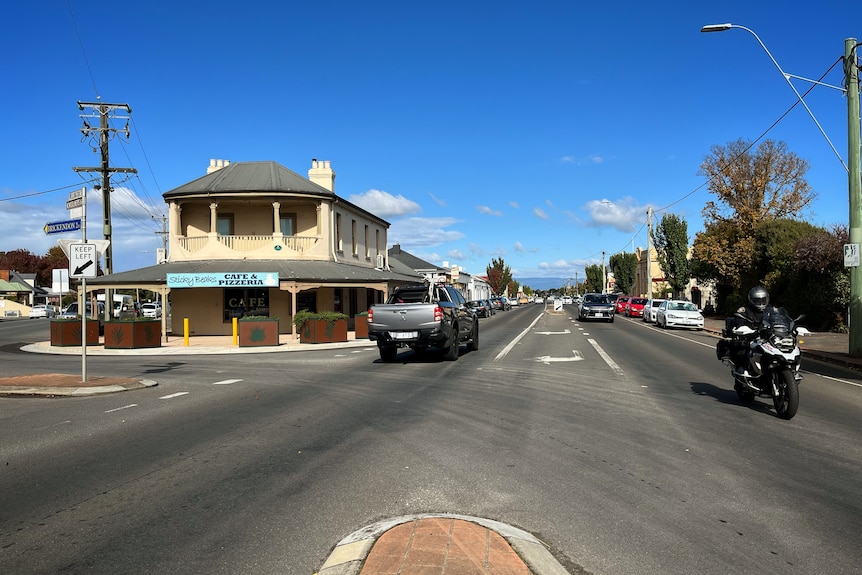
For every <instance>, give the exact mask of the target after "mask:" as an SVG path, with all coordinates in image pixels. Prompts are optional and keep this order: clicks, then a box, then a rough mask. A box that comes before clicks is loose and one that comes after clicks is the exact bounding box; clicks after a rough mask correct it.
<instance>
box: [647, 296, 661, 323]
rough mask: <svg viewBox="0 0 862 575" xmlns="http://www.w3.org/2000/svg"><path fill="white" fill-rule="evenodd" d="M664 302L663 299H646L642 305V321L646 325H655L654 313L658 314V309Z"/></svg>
mask: <svg viewBox="0 0 862 575" xmlns="http://www.w3.org/2000/svg"><path fill="white" fill-rule="evenodd" d="M663 302H664V300H663V299H648V300H647V302H646V303H645V304H644V315H643V320H644V322H646V323H655V316H656V312H658V308H659V307H660V306H661V304H662V303H663Z"/></svg>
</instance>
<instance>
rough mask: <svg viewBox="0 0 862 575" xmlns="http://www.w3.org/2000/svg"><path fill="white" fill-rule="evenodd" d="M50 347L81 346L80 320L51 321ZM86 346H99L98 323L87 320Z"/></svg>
mask: <svg viewBox="0 0 862 575" xmlns="http://www.w3.org/2000/svg"><path fill="white" fill-rule="evenodd" d="M51 345H55V346H57V347H69V346H80V345H81V320H69V321H56V320H52V321H51ZM87 345H99V322H98V321H96V320H92V321H91V320H87Z"/></svg>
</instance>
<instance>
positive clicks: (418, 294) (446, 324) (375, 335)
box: [368, 284, 479, 362]
mask: <svg viewBox="0 0 862 575" xmlns="http://www.w3.org/2000/svg"><path fill="white" fill-rule="evenodd" d="M368 337H369V339H371V340H372V341H376V342H377V348H378V350H379V351H380V359H381V360H383V361H386V362H390V361H395V357H396V356H397V355H398V348H399V347H409V348H411V349H414V350H416V351H424V350H426V349H428V348H434V349H440V350H443V358H444V359H446V360H449V361H454V360H456V359H458V355H459V349H460V345H461V344H462V343H466V344H469V346H470V349H471V350H474V351H475V350H477V349H479V320H478V318H477V317H476V314H475V313H474V312H473V310H472V309H471V308H469V307H468V306H467V301H466V300H465V299H464V296H463V295H461V292H459V291H458V290H457V289H455V288H454V287H453V286H450V285H445V284H427V285H422V284H418V285H407V286H400V287H397V288H395V291H393V292H392V293H391V294H390V295H389V298H388V299H387V300H386V303H385V304H377V305H374V306H371V309H369V310H368Z"/></svg>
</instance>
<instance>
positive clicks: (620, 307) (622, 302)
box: [617, 295, 630, 313]
mask: <svg viewBox="0 0 862 575" xmlns="http://www.w3.org/2000/svg"><path fill="white" fill-rule="evenodd" d="M629 299H630V298H629V297H627V296H624V295H621V296H620V297H618V298H617V313H625V311H626V304H627V303H628V301H629Z"/></svg>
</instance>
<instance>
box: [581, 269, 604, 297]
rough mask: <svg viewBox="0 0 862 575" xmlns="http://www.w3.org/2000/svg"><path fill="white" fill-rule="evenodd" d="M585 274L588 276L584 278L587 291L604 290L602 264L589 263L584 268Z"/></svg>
mask: <svg viewBox="0 0 862 575" xmlns="http://www.w3.org/2000/svg"><path fill="white" fill-rule="evenodd" d="M584 275H586V276H587V278H586V280H584V289H585V290H586V291H587V292H601V291H602V289H603V287H602V266H600V265H599V264H591V265H588V266H586V267H585V268H584Z"/></svg>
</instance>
